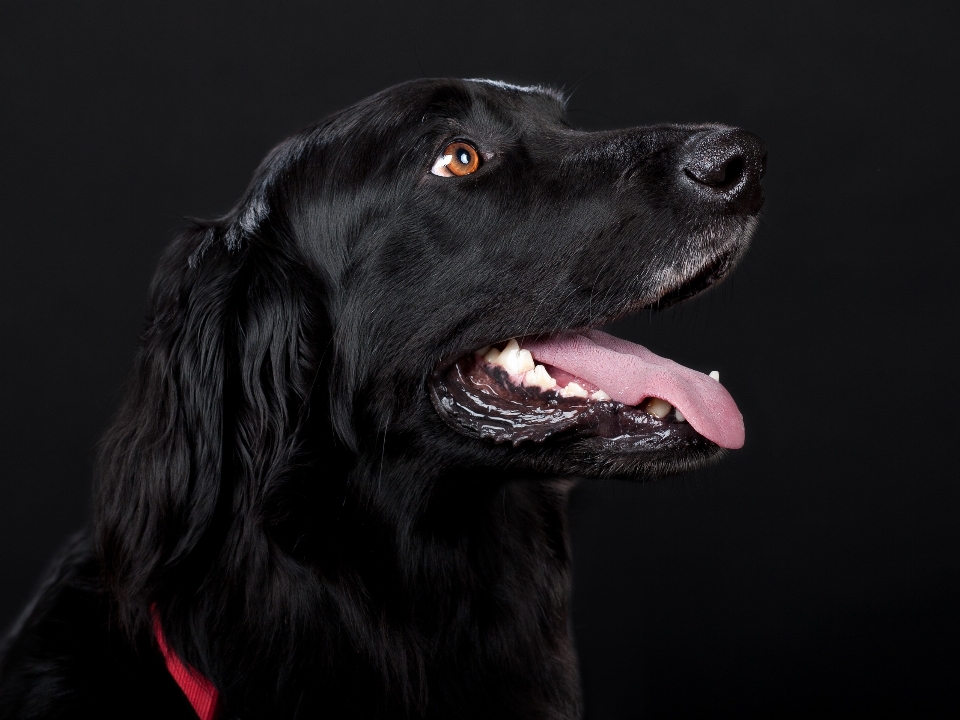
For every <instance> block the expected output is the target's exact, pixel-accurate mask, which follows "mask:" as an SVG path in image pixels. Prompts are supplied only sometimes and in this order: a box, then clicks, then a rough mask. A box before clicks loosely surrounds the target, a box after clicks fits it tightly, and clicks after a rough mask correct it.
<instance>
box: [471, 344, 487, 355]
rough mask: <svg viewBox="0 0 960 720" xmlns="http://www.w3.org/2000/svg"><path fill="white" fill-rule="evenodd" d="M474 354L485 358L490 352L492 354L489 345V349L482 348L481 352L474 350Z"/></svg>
mask: <svg viewBox="0 0 960 720" xmlns="http://www.w3.org/2000/svg"><path fill="white" fill-rule="evenodd" d="M473 352H475V353H476V354H477V355H484V356H485V355H486V354H487V353H488V352H490V346H489V345H487V347H482V348H480V349H479V350H474V351H473Z"/></svg>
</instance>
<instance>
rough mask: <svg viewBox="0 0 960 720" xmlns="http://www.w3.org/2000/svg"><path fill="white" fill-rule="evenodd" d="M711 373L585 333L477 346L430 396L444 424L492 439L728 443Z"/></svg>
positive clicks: (440, 375)
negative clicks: (587, 439) (592, 439)
mask: <svg viewBox="0 0 960 720" xmlns="http://www.w3.org/2000/svg"><path fill="white" fill-rule="evenodd" d="M729 265H732V263H729ZM729 265H728V263H727V258H724V259H723V261H722V262H720V263H711V266H712V267H711V268H710V270H709V271H708V272H706V273H704V272H700V273H698V274H697V275H695V276H694V277H692V278H690V280H689V281H688V282H686V283H684V284H683V286H682V287H680V288H677V289H675V290H673V291H671V292H669V293H667V294H666V295H665V296H664V297H663V298H661V300H669V301H671V303H670V304H672V302H676V301H678V300H680V299H684V298H686V297H689V296H690V295H693V294H697V293H698V292H699V291H700V290H702V289H704V288H705V287H706V286H709V285H711V284H713V283H714V282H715V281H716V280H718V279H719V278H720V277H722V276H723V275H725V274H726V271H727V270H728V269H729ZM719 379H720V378H719V373H717V372H711V373H709V374H705V373H702V372H698V371H696V370H693V369H691V368H687V367H684V366H683V365H680V364H679V363H676V362H674V361H673V360H669V359H667V358H663V357H660V356H658V355H656V354H654V353H653V352H651V351H650V350H648V349H647V348H645V347H643V346H642V345H637V344H636V343H632V342H628V341H626V340H622V339H620V338H617V337H614V336H613V335H609V334H607V333H604V332H601V331H599V330H596V329H586V330H579V331H564V332H559V333H555V334H551V335H529V336H526V337H519V338H513V339H510V340H509V341H507V342H506V343H503V342H501V343H498V344H496V345H494V346H489V347H484V348H478V349H476V350H475V351H473V352H471V353H468V354H467V355H464V356H462V357H460V358H459V359H458V360H456V361H455V362H454V363H453V364H451V365H449V366H447V367H445V368H442V369H441V370H439V371H438V372H437V373H436V374H435V375H434V377H433V378H432V381H431V383H430V392H431V397H432V400H433V403H434V406H435V407H436V409H437V411H438V413H439V414H440V416H441V417H442V418H443V419H444V420H445V421H446V422H447V423H448V424H449V425H451V426H452V427H454V428H455V429H458V430H460V431H462V432H465V433H467V434H469V435H474V436H479V437H481V438H488V439H491V440H493V441H494V442H496V443H504V442H509V443H511V444H513V445H518V444H520V443H522V442H525V441H531V442H535V443H541V442H543V441H544V440H546V439H547V438H561V437H566V438H570V439H573V438H598V439H599V440H601V441H602V444H603V446H605V447H607V448H608V449H612V450H614V451H622V452H630V453H634V452H648V451H649V452H659V451H674V450H683V449H684V448H695V447H700V448H710V447H713V448H714V449H715V450H716V448H717V447H719V448H725V449H737V448H740V447H742V446H743V442H744V427H743V416H742V415H741V414H740V411H739V410H738V409H737V405H736V403H735V402H734V400H733V398H732V397H731V396H730V393H728V392H727V390H726V389H725V388H724V387H723V386H722V385H721V384H720V382H719Z"/></svg>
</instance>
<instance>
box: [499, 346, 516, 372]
mask: <svg viewBox="0 0 960 720" xmlns="http://www.w3.org/2000/svg"><path fill="white" fill-rule="evenodd" d="M497 365H500V366H501V367H502V368H503V369H504V370H506V371H507V372H508V373H510V374H511V375H519V374H520V346H519V345H517V341H516V340H513V339H511V340H510V342H508V343H507V345H506V347H504V348H503V350H501V351H500V357H499V358H497Z"/></svg>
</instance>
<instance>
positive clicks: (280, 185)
mask: <svg viewBox="0 0 960 720" xmlns="http://www.w3.org/2000/svg"><path fill="white" fill-rule="evenodd" d="M714 129H715V128H714V127H712V126H675V125H669V126H668V125H664V126H656V127H650V128H640V129H633V130H627V131H618V132H606V133H585V132H579V131H575V130H573V129H571V128H570V127H569V126H568V125H567V124H566V122H565V121H564V119H563V106H562V100H561V98H559V97H558V95H557V94H556V93H553V92H551V91H548V90H542V89H536V88H533V89H529V88H528V89H521V88H513V87H511V86H504V85H501V84H496V83H488V82H481V81H476V82H467V81H447V80H442V81H440V80H423V81H415V82H411V83H406V84H403V85H400V86H397V87H395V88H391V89H389V90H386V91H384V92H382V93H380V94H378V95H375V96H373V97H371V98H368V99H367V100H364V101H362V102H360V103H359V104H357V105H355V106H353V107H351V108H349V109H347V110H345V111H342V112H340V113H338V114H336V115H334V116H332V117H330V118H329V119H327V120H325V121H323V122H321V123H319V124H317V125H316V126H313V127H311V128H308V129H307V130H305V131H303V132H301V133H300V134H298V135H296V136H294V137H293V138H291V139H289V140H287V141H286V142H284V143H283V144H281V145H280V146H279V147H278V148H277V149H276V150H275V151H273V152H272V153H271V154H270V155H269V156H268V158H267V159H266V160H265V161H264V163H263V164H262V166H261V167H260V169H259V170H258V172H257V174H256V176H255V178H254V181H253V183H252V185H251V187H250V188H249V190H248V191H247V193H246V195H245V197H244V198H243V199H242V200H241V202H240V203H239V204H238V205H237V207H236V208H235V209H234V210H233V211H232V212H231V213H230V214H229V215H228V216H226V217H224V218H222V219H220V220H216V221H212V222H195V223H194V224H193V226H192V227H191V228H190V229H188V230H187V231H186V232H184V233H183V234H182V235H181V236H180V237H179V238H178V239H177V240H176V242H174V243H173V245H172V246H171V247H170V249H169V250H168V252H167V253H166V255H165V257H164V259H163V261H162V263H161V265H160V268H159V270H158V272H157V274H156V278H155V280H154V283H153V287H152V303H151V307H150V311H149V316H148V319H147V322H146V328H145V331H144V334H143V337H142V342H141V347H140V352H139V355H138V357H137V360H136V364H135V368H134V371H133V374H132V377H131V379H130V382H129V387H128V389H127V391H126V395H125V400H124V402H123V405H122V407H121V409H120V412H119V414H118V416H117V418H116V420H115V422H114V424H113V426H112V428H111V429H110V431H109V432H108V434H107V436H106V438H105V439H104V441H103V445H102V450H101V456H100V464H99V477H98V484H97V505H96V518H95V523H94V528H93V530H92V532H91V533H89V534H84V535H82V536H80V537H79V538H78V539H77V540H76V541H75V542H74V543H72V544H71V546H70V548H69V549H68V551H67V552H66V554H65V555H64V557H63V559H62V560H61V561H60V563H59V565H58V567H57V569H56V571H55V573H54V576H53V577H52V579H51V580H50V582H49V583H48V584H47V585H46V586H45V587H44V589H43V590H42V592H41V595H40V597H39V598H38V600H37V601H36V603H35V605H34V606H33V607H32V608H31V609H30V610H29V611H28V612H27V614H26V615H25V617H24V619H23V620H22V621H21V623H20V625H19V626H18V628H17V629H16V630H15V632H14V633H13V634H12V635H11V638H10V640H9V641H8V646H7V650H6V655H5V658H4V660H3V665H2V669H0V673H2V676H0V717H3V718H39V717H61V716H63V717H67V716H69V717H73V716H75V715H78V714H79V712H80V711H81V710H86V711H88V712H89V713H90V715H89V716H93V717H99V718H110V717H121V716H123V717H128V716H137V717H164V718H174V717H185V718H186V717H191V716H192V711H191V709H190V707H189V705H188V704H187V703H186V701H185V699H184V698H183V696H182V695H181V694H180V691H179V689H178V688H177V686H176V685H175V684H174V683H173V682H172V680H171V679H170V677H169V675H168V674H167V672H166V669H165V668H164V666H163V661H162V658H161V657H160V656H159V653H158V650H157V647H156V643H155V641H154V638H153V635H152V632H151V621H150V607H151V605H155V606H156V608H157V610H158V612H159V614H160V617H161V620H162V625H163V628H164V630H165V633H166V635H167V637H168V640H169V642H170V644H171V646H172V647H173V648H174V649H175V651H176V652H177V653H178V654H179V655H180V657H181V658H183V659H184V660H185V661H186V662H187V663H188V664H190V665H193V666H194V667H196V668H197V669H198V670H199V671H200V672H202V673H203V674H204V675H206V676H207V677H209V678H210V679H211V680H212V681H213V682H214V683H215V685H216V686H217V687H218V689H219V690H220V692H221V695H222V698H223V702H224V712H223V714H222V717H242V718H267V717H269V718H287V717H290V718H292V717H303V718H306V717H314V716H323V717H337V718H407V717H409V718H524V719H525V720H533V719H534V718H556V719H560V718H575V717H578V716H579V715H580V699H579V689H578V679H577V668H576V662H575V657H574V653H573V651H572V647H571V644H570V639H569V634H568V617H567V595H568V574H567V566H568V559H569V552H568V547H567V537H566V528H565V524H566V520H565V512H564V505H565V494H566V491H567V489H568V487H569V483H570V480H569V479H568V478H571V477H572V476H600V475H607V476H612V475H616V476H632V477H638V476H642V475H649V474H651V473H653V472H659V471H663V470H671V469H678V468H682V467H686V466H689V465H691V464H694V463H696V462H700V461H702V460H704V459H707V458H708V457H712V456H714V455H716V454H717V453H716V448H715V447H713V448H703V449H700V450H697V451H696V452H693V451H690V452H687V453H684V452H679V451H678V452H676V453H668V454H665V455H664V454H661V455H656V456H647V455H644V454H642V453H630V452H617V451H615V450H612V449H610V447H609V446H607V445H604V444H603V443H601V442H598V441H597V439H596V438H580V439H578V438H560V439H550V440H548V441H545V442H543V443H539V444H538V443H532V442H531V443H526V444H520V445H519V446H517V447H512V446H511V445H510V444H508V443H505V444H499V445H498V444H495V443H493V442H489V441H481V440H478V439H476V438H471V437H467V436H465V435H463V434H461V433H458V432H456V431H455V430H453V429H451V428H450V427H448V426H447V425H446V424H445V423H444V421H443V420H442V419H441V418H440V417H439V416H438V414H437V412H436V411H435V409H434V407H433V406H432V404H431V400H430V397H429V393H428V384H429V382H430V379H431V377H432V376H433V374H434V372H435V371H436V370H437V368H442V367H443V366H444V364H445V363H447V362H449V361H450V360H452V359H454V358H456V357H458V356H462V355H464V354H465V353H468V352H470V351H471V350H473V349H475V348H478V347H481V346H483V345H487V344H489V343H491V342H495V341H500V340H504V339H506V338H509V337H514V336H518V335H523V334H530V333H539V332H549V331H555V330H560V329H564V328H579V327H587V326H594V325H597V324H599V323H602V322H604V321H608V320H610V319H613V318H616V317H619V316H621V315H623V314H624V313H627V312H630V311H632V310H636V309H638V308H639V307H641V306H644V305H649V304H650V303H653V302H656V301H657V299H658V298H662V297H665V296H668V295H669V293H671V292H673V291H677V284H678V281H677V278H686V277H689V276H691V274H693V270H695V269H696V268H699V267H701V266H703V265H704V263H706V262H707V260H709V259H711V258H715V257H722V258H723V259H724V263H725V265H724V271H725V269H726V267H727V266H732V265H733V263H734V261H735V260H736V259H737V257H739V254H740V253H741V252H742V251H743V249H744V248H745V247H746V243H747V239H748V237H749V234H750V232H751V231H752V228H753V224H754V223H755V218H756V212H757V210H758V209H759V203H758V202H757V201H756V200H755V199H754V200H753V201H751V202H749V203H746V202H745V201H742V198H741V199H740V200H739V201H738V202H737V203H731V202H726V203H724V202H720V201H717V200H715V199H713V198H712V197H711V196H709V192H708V195H704V196H703V197H701V196H700V195H698V194H697V193H700V192H702V188H700V189H698V186H697V185H696V183H691V182H690V181H689V179H685V178H684V177H683V175H682V173H681V172H680V168H681V166H682V165H683V160H684V158H685V157H687V156H689V153H690V152H691V151H690V147H691V145H690V143H691V142H692V141H693V139H695V138H697V137H700V136H702V135H703V134H704V133H707V132H710V131H712V130H714ZM455 139H470V140H471V141H473V142H474V143H475V144H476V145H477V147H478V148H479V149H480V151H481V152H483V153H487V155H488V156H489V157H488V158H487V161H486V162H485V164H484V165H483V166H482V167H481V168H480V170H478V171H477V172H476V173H474V174H473V175H469V176H466V177H463V178H441V177H436V176H434V175H431V174H430V172H429V168H430V166H431V163H432V162H433V160H434V159H435V158H436V157H437V155H438V154H439V152H440V150H441V149H442V148H443V147H444V146H445V144H446V143H448V142H450V141H451V140H455ZM721 180H722V178H721ZM699 182H700V183H701V184H703V182H704V181H702V180H701V181H699ZM718 182H719V181H718ZM684 183H686V184H684ZM751 192H752V191H751ZM719 274H722V273H719ZM714 279H715V278H714ZM711 281H712V280H711ZM707 445H708V444H707Z"/></svg>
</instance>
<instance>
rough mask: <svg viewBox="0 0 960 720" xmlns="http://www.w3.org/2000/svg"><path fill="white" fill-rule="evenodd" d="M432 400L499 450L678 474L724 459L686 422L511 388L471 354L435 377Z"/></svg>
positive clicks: (451, 420) (449, 419) (461, 427)
mask: <svg viewBox="0 0 960 720" xmlns="http://www.w3.org/2000/svg"><path fill="white" fill-rule="evenodd" d="M430 394H431V399H432V400H433V404H434V407H435V408H436V410H437V412H438V413H439V414H440V416H441V417H442V418H443V419H444V421H446V423H447V424H448V425H450V426H451V427H453V428H454V429H455V430H458V431H459V432H461V433H463V434H466V435H469V436H473V437H476V438H480V439H485V440H492V441H493V442H494V443H498V444H499V443H510V444H511V445H513V446H518V445H520V444H521V443H530V444H533V445H546V444H549V445H550V446H554V445H559V444H563V445H569V449H570V451H571V452H572V453H573V454H574V455H575V456H579V457H582V458H583V459H584V460H585V461H586V460H588V459H589V461H590V462H591V463H600V464H607V463H608V461H610V462H613V463H614V464H622V463H623V462H628V463H629V464H631V465H633V464H635V463H636V462H637V461H650V462H652V463H654V464H658V465H665V464H671V465H676V466H677V467H676V470H683V469H685V466H686V465H688V464H690V463H692V464H693V465H699V464H702V463H703V462H704V461H706V460H709V459H710V458H712V457H716V456H719V455H721V454H722V451H721V449H720V448H719V447H717V445H715V444H714V443H712V442H710V441H709V440H707V439H706V438H704V437H703V436H701V435H699V434H698V433H697V432H696V431H695V430H694V429H693V428H692V427H691V426H690V425H689V423H685V422H679V421H676V420H671V419H660V418H657V417H655V416H653V415H651V414H649V413H647V412H645V411H644V410H642V409H640V408H638V407H632V406H628V405H623V404H621V403H617V402H614V401H609V400H608V401H597V400H589V399H585V398H577V397H569V398H565V397H561V396H559V395H557V393H553V392H542V391H540V390H539V389H538V388H526V387H517V386H511V385H510V384H509V382H508V379H507V375H506V373H505V372H503V371H502V370H501V369H500V368H496V367H491V366H489V365H485V364H483V363H478V362H477V359H476V358H475V357H474V356H468V357H465V358H461V360H459V361H458V362H456V363H454V364H453V365H451V366H450V367H448V368H446V369H445V370H443V371H441V372H439V373H438V374H437V375H435V376H434V377H433V378H432V380H431V382H430ZM617 458H619V460H617V461H616V462H614V461H615V459H617ZM688 460H689V463H688V462H687V461H688ZM664 469H666V468H664Z"/></svg>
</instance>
